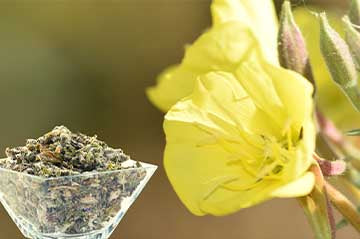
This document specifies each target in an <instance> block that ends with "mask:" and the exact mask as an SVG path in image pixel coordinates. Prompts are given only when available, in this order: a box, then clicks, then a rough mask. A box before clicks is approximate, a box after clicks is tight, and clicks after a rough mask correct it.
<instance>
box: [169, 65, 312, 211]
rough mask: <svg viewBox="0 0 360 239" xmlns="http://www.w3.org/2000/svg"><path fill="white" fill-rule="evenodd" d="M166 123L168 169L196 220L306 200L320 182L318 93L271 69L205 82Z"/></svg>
mask: <svg viewBox="0 0 360 239" xmlns="http://www.w3.org/2000/svg"><path fill="white" fill-rule="evenodd" d="M194 85H195V86H194V91H193V93H192V94H191V95H190V96H188V97H186V98H184V99H183V100H181V101H179V102H178V103H177V104H175V105H174V106H173V107H172V108H171V109H170V111H169V112H168V113H167V114H166V116H165V122H164V130H165V133H166V140H167V145H166V149H165V155H164V164H165V169H166V172H167V175H168V177H169V179H170V182H171V183H172V185H173V187H174V189H175V191H176V192H177V194H178V196H179V197H180V199H181V200H182V202H183V203H184V204H185V205H186V206H187V207H188V209H189V210H190V211H191V212H192V213H194V214H196V215H204V214H212V215H225V214H229V213H233V212H235V211H237V210H239V209H241V208H245V207H250V206H252V205H254V204H257V203H260V202H262V201H264V200H268V199H271V198H274V197H298V196H303V195H307V194H308V193H310V192H311V190H312V188H313V186H314V175H313V174H312V173H310V172H307V170H308V168H309V166H310V165H311V164H312V163H313V159H312V154H313V152H314V148H315V129H314V123H313V119H312V104H313V102H312V85H311V84H310V83H308V81H307V80H306V79H304V78H303V77H302V76H300V75H299V74H297V73H294V72H292V71H288V70H285V69H282V68H280V67H275V66H272V65H270V64H268V63H265V61H260V60H259V59H257V60H255V61H254V60H248V61H244V62H243V63H242V64H241V65H240V66H239V67H238V68H237V69H236V70H235V71H234V74H232V73H228V72H223V71H216V72H211V73H207V74H204V75H202V76H200V77H199V78H198V79H197V80H196V82H195V83H194Z"/></svg>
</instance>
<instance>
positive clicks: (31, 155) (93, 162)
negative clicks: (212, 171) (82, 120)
mask: <svg viewBox="0 0 360 239" xmlns="http://www.w3.org/2000/svg"><path fill="white" fill-rule="evenodd" d="M6 154H7V156H8V158H6V159H3V160H1V162H0V166H1V167H3V168H5V170H4V169H3V170H0V178H1V179H2V180H0V192H1V194H0V196H1V198H0V199H1V201H2V203H3V204H4V206H5V208H7V209H8V211H9V214H10V216H12V217H13V218H16V220H15V221H16V223H17V224H18V225H19V227H20V228H24V229H26V230H24V231H26V232H27V233H28V234H29V235H27V236H28V237H31V238H43V237H38V236H39V235H40V234H41V235H42V236H44V235H46V238H50V237H51V238H59V237H60V238H65V237H66V238H68V236H67V235H74V234H76V235H77V234H84V233H93V232H95V233H97V234H96V236H94V238H100V237H99V235H102V234H103V233H111V230H110V231H109V229H106V228H107V227H111V229H112V230H113V228H114V226H116V225H115V224H116V222H118V221H119V220H120V218H121V216H122V215H123V213H124V212H125V211H126V209H127V208H128V206H129V204H131V200H132V201H133V200H135V198H136V195H135V194H137V193H136V190H137V189H138V187H139V185H140V183H141V182H142V181H143V180H144V179H145V177H146V175H147V171H146V168H144V167H142V166H141V164H140V163H138V162H136V161H133V160H130V158H129V157H128V156H127V155H125V154H124V153H123V152H122V150H120V149H113V148H111V147H109V146H108V145H107V144H106V143H104V142H103V141H100V140H98V139H97V137H96V136H94V137H89V136H86V135H84V134H80V133H76V134H75V133H72V132H71V131H70V130H69V129H67V128H66V127H64V126H58V127H55V128H54V129H53V130H52V131H51V132H49V133H47V134H45V135H44V136H42V137H40V138H38V139H29V140H27V143H26V146H23V147H16V148H12V149H10V148H8V149H6ZM7 169H8V170H7ZM19 172H20V173H19ZM129 200H130V201H129ZM102 230H106V232H105V231H102ZM39 233H40V234H39ZM76 238H77V237H76ZM89 238H90V237H89ZM91 238H92V237H91Z"/></svg>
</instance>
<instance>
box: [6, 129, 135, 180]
mask: <svg viewBox="0 0 360 239" xmlns="http://www.w3.org/2000/svg"><path fill="white" fill-rule="evenodd" d="M6 155H7V157H8V158H6V159H3V160H0V166H1V167H3V168H7V169H11V170H15V171H18V172H24V173H28V174H31V175H37V176H43V177H58V176H69V175H77V174H80V173H84V172H91V171H98V172H101V171H108V170H119V169H124V168H128V167H129V166H127V167H124V166H123V163H124V162H125V161H127V160H129V159H130V158H129V157H128V156H127V155H125V154H124V153H123V151H122V150H121V149H113V148H111V147H109V146H108V145H107V144H106V143H105V142H103V141H100V140H98V139H97V136H96V135H95V136H93V137H89V136H86V135H84V134H81V133H72V132H71V131H70V130H69V129H68V128H66V127H65V126H57V127H55V128H54V129H53V130H52V131H50V132H49V133H47V134H45V135H44V136H42V137H40V138H38V139H28V140H27V142H26V145H25V146H22V147H15V148H7V149H6ZM137 166H139V164H134V165H131V166H130V167H137Z"/></svg>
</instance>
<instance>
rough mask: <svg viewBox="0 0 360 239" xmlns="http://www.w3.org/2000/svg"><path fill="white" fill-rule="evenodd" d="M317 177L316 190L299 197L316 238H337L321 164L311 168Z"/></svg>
mask: <svg viewBox="0 0 360 239" xmlns="http://www.w3.org/2000/svg"><path fill="white" fill-rule="evenodd" d="M311 171H312V172H313V173H314V175H315V178H316V184H315V187H314V190H313V191H312V192H311V193H310V194H309V195H307V196H304V197H301V198H298V201H299V202H300V205H301V207H302V208H303V210H304V212H305V215H306V217H307V219H308V222H309V224H310V226H311V228H312V231H313V233H314V236H315V239H335V231H336V230H335V225H334V220H333V215H332V211H331V207H330V205H329V201H328V199H327V195H326V191H325V188H324V178H323V175H322V173H321V170H320V168H319V166H317V165H314V166H313V167H312V168H311Z"/></svg>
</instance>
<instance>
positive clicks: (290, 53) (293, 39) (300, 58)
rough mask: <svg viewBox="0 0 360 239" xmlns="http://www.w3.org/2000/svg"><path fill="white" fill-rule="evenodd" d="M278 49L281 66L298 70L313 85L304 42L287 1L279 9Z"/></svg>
mask: <svg viewBox="0 0 360 239" xmlns="http://www.w3.org/2000/svg"><path fill="white" fill-rule="evenodd" d="M278 51H279V60H280V65H281V66H282V67H284V68H286V69H289V70H293V71H296V72H298V73H299V74H301V75H303V76H304V77H306V78H307V79H308V80H309V81H311V83H313V85H315V84H314V79H313V74H312V70H311V66H310V61H309V54H308V51H307V49H306V43H305V40H304V37H303V35H302V33H301V31H300V29H299V27H298V26H297V25H296V23H295V20H294V17H293V14H292V12H291V4H290V2H289V1H285V2H284V4H283V6H282V10H281V17H280V29H279V35H278Z"/></svg>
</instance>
